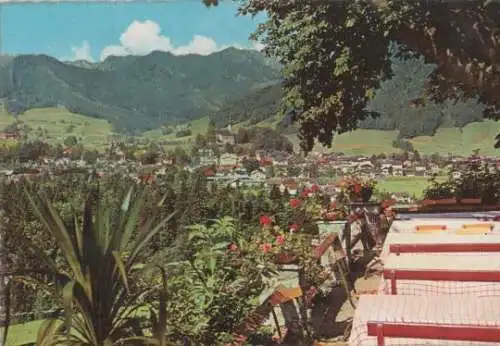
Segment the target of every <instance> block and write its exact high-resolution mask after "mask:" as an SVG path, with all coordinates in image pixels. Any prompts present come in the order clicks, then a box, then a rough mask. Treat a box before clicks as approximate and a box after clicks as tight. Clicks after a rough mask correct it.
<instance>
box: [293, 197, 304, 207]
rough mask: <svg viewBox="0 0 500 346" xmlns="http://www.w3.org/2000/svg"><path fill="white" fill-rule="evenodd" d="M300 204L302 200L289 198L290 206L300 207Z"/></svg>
mask: <svg viewBox="0 0 500 346" xmlns="http://www.w3.org/2000/svg"><path fill="white" fill-rule="evenodd" d="M301 205H302V201H301V200H300V199H298V198H292V199H291V200H290V206H291V207H292V208H298V207H300V206H301Z"/></svg>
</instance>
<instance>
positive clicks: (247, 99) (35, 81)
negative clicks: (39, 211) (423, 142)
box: [0, 48, 483, 138]
mask: <svg viewBox="0 0 500 346" xmlns="http://www.w3.org/2000/svg"><path fill="white" fill-rule="evenodd" d="M434 68H435V66H433V65H429V64H426V63H425V62H424V61H423V59H418V58H413V59H409V60H408V59H407V60H398V59H396V58H394V60H393V73H394V76H393V77H392V78H391V79H390V80H387V81H385V82H383V83H382V84H381V86H380V88H379V89H378V90H377V91H376V93H375V98H374V100H373V101H372V102H371V103H370V104H369V108H371V110H373V111H375V112H377V113H379V114H380V117H378V118H376V119H367V120H365V121H363V122H361V123H360V124H359V126H360V127H361V128H366V129H380V130H398V131H399V136H400V137H401V138H412V137H414V136H419V135H434V134H435V133H436V131H437V129H438V128H440V127H459V128H461V127H463V126H465V125H467V124H468V123H471V122H477V121H482V107H483V106H482V105H481V104H478V103H477V101H476V100H468V101H461V102H458V103H455V102H447V103H445V104H434V103H432V102H424V104H423V105H421V106H419V107H416V108H415V107H413V106H412V100H414V99H416V98H419V96H420V95H422V94H424V93H425V90H424V89H425V85H426V84H428V78H429V76H430V74H431V73H432V71H433V70H434ZM281 79H282V74H281V67H280V65H279V64H278V63H276V62H275V61H273V60H271V59H268V58H266V57H265V56H264V55H263V54H262V53H261V52H258V51H253V50H240V49H236V48H228V49H225V50H223V51H220V52H216V53H213V54H210V55H208V56H201V55H183V56H177V55H173V54H171V53H167V52H159V51H155V52H152V53H150V54H148V55H145V56H121V57H116V56H111V57H108V58H107V59H106V60H104V61H103V62H99V63H90V62H86V61H71V62H63V61H59V60H57V59H55V58H52V57H49V56H46V55H20V56H15V57H7V56H0V101H3V103H4V105H5V106H6V108H7V110H8V111H9V112H10V113H13V114H20V113H23V112H24V111H26V110H28V109H32V108H43V107H55V106H56V107H57V106H62V107H65V108H67V109H68V110H70V111H71V112H74V113H79V114H83V115H87V116H92V117H96V118H101V119H105V120H108V121H109V122H110V123H111V124H112V125H113V126H114V129H115V131H116V132H124V133H129V134H130V133H131V134H139V133H142V132H144V131H147V130H150V129H155V128H158V127H161V126H162V125H172V124H179V123H186V122H188V121H191V120H194V119H198V118H202V117H205V116H209V117H211V118H212V119H213V120H215V122H216V124H217V125H218V126H224V125H227V124H228V123H238V122H245V123H246V124H247V125H253V124H256V123H259V122H261V121H263V120H266V119H269V118H271V117H273V116H275V115H276V113H277V111H278V107H279V103H280V99H281V96H282V88H281V83H280V82H281ZM285 119H286V117H285ZM285 122H287V121H286V120H285V121H282V124H281V125H287V124H284V123H285ZM284 127H287V126H282V127H281V129H283V128H284ZM290 130H292V128H290Z"/></svg>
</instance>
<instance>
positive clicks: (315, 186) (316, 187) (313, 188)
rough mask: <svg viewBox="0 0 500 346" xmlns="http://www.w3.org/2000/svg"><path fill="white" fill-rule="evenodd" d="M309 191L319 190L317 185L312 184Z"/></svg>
mask: <svg viewBox="0 0 500 346" xmlns="http://www.w3.org/2000/svg"><path fill="white" fill-rule="evenodd" d="M311 191H312V192H318V191H319V186H318V185H316V184H314V185H313V186H311Z"/></svg>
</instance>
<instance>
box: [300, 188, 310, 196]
mask: <svg viewBox="0 0 500 346" xmlns="http://www.w3.org/2000/svg"><path fill="white" fill-rule="evenodd" d="M310 193H311V190H310V189H308V188H305V189H304V190H302V193H301V194H300V197H308V196H309V194H310Z"/></svg>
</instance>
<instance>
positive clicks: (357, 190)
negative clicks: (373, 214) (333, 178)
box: [344, 177, 377, 203]
mask: <svg viewBox="0 0 500 346" xmlns="http://www.w3.org/2000/svg"><path fill="white" fill-rule="evenodd" d="M376 184H377V182H376V181H375V180H373V179H361V178H357V177H356V178H350V179H347V180H346V181H345V182H344V186H345V190H346V194H347V196H348V197H349V200H350V201H351V202H363V203H368V202H369V201H370V199H371V197H372V195H373V191H374V190H375V186H376Z"/></svg>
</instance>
